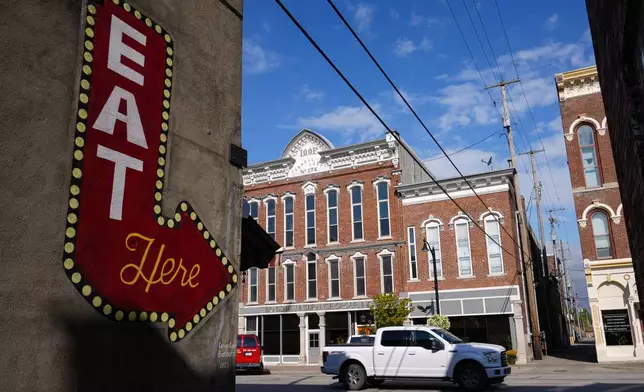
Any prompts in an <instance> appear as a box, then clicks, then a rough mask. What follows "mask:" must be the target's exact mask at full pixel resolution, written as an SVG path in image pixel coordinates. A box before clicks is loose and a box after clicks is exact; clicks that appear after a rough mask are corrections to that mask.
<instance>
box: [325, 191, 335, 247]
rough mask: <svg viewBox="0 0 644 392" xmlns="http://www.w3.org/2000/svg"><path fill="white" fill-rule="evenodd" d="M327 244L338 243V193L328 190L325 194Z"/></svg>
mask: <svg viewBox="0 0 644 392" xmlns="http://www.w3.org/2000/svg"><path fill="white" fill-rule="evenodd" d="M326 211H327V218H328V219H327V221H328V226H327V233H328V234H327V237H328V238H327V242H328V243H335V242H338V191H337V190H336V189H329V190H328V191H327V192H326Z"/></svg>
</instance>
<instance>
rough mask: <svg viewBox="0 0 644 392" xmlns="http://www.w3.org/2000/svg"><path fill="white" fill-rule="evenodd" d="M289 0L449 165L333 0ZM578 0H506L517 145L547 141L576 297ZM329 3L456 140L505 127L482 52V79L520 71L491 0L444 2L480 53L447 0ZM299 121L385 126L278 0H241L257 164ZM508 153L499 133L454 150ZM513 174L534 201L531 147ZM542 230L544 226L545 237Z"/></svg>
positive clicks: (472, 166)
mask: <svg viewBox="0 0 644 392" xmlns="http://www.w3.org/2000/svg"><path fill="white" fill-rule="evenodd" d="M283 2H284V4H285V5H286V6H287V7H288V8H289V10H290V11H291V12H292V13H293V14H294V15H295V17H296V18H297V19H298V20H299V21H300V23H302V24H303V25H304V27H305V28H306V29H307V30H308V31H309V33H310V34H311V35H312V36H313V38H314V39H315V40H316V41H317V42H318V44H319V45H320V46H321V47H322V48H323V49H324V50H325V51H326V52H327V54H328V55H329V56H330V57H331V59H332V60H333V61H334V62H335V63H336V65H337V66H338V67H339V68H340V69H341V70H342V71H343V72H344V73H345V75H346V76H347V77H348V78H349V80H350V81H351V82H352V83H353V84H354V85H355V86H356V88H357V89H358V90H359V91H360V92H361V93H362V94H363V96H364V97H365V98H366V99H367V100H368V101H369V103H370V104H371V105H373V106H374V107H375V108H376V110H377V111H378V113H379V114H380V115H381V116H383V118H384V119H385V121H386V122H387V123H388V125H389V126H390V127H391V128H394V129H397V130H398V131H399V132H400V133H401V135H402V137H403V138H404V139H405V140H406V141H407V142H408V143H409V144H410V145H411V146H412V147H413V148H414V150H415V151H416V152H417V154H418V155H419V156H420V157H421V158H422V159H424V160H426V163H427V166H428V167H429V169H430V170H431V171H432V172H434V173H435V174H436V175H437V176H438V177H448V176H453V175H454V174H455V171H454V169H453V168H452V167H451V165H450V164H449V162H448V161H447V160H446V159H444V158H440V156H441V154H440V151H438V148H437V147H436V145H435V143H434V142H433V141H432V140H431V138H430V137H429V136H428V135H427V134H426V132H425V130H424V129H422V128H421V126H420V124H419V123H418V121H417V120H416V119H415V118H414V117H413V116H412V115H411V114H410V113H409V111H408V110H407V109H406V108H404V107H403V103H402V100H400V99H399V98H398V97H396V96H395V92H394V91H393V90H392V89H391V87H390V86H389V84H388V83H387V81H386V80H385V79H384V77H383V76H382V75H381V74H380V73H379V71H378V70H377V69H376V68H375V66H374V65H373V64H372V63H371V61H370V60H369V58H368V57H367V56H366V54H365V53H364V52H363V50H362V49H361V48H360V47H359V46H358V44H357V42H356V41H355V39H354V38H353V37H352V36H351V35H350V33H349V31H348V30H347V29H346V28H345V27H344V25H343V24H342V22H341V21H340V19H339V18H338V17H337V16H336V15H335V13H334V12H333V10H332V9H331V7H330V6H329V5H328V4H327V2H326V1H325V0H307V1H302V0H283ZM584 3H585V2H584V1H583V0H569V1H565V2H562V1H554V0H546V1H540V2H526V1H511V0H498V4H499V9H500V12H501V16H502V17H503V22H504V24H505V28H506V32H507V36H508V38H509V41H510V46H511V49H512V54H513V56H514V60H515V64H516V68H517V69H518V74H519V77H520V78H521V80H522V84H523V86H522V87H523V89H524V91H525V97H524V95H523V93H522V89H521V86H520V85H519V84H514V85H512V86H511V87H510V88H509V94H510V98H511V99H512V102H513V104H514V105H510V108H511V113H510V114H511V118H512V122H513V128H514V132H515V146H516V149H517V152H520V151H526V150H528V149H529V148H530V147H532V148H534V149H541V148H542V144H543V147H544V148H545V149H546V155H547V160H548V162H549V165H548V164H547V163H546V156H545V155H544V154H538V159H537V163H538V167H539V171H538V173H537V175H538V177H539V178H540V180H541V181H542V183H543V186H544V188H545V189H544V192H543V197H544V201H543V203H544V209H547V208H560V207H562V208H566V210H565V211H564V212H557V213H556V216H557V218H558V219H559V221H560V223H559V225H558V227H557V233H558V236H559V238H563V239H564V241H568V242H569V247H570V255H569V256H570V257H571V258H572V260H571V261H569V262H568V263H567V264H568V268H569V269H570V270H571V274H572V276H573V284H574V285H575V289H576V291H577V292H578V293H579V296H580V298H586V297H587V294H586V289H585V283H584V277H583V266H582V261H581V252H580V249H579V238H578V233H577V227H576V219H575V213H574V206H573V203H572V194H571V187H570V176H569V173H568V168H567V163H566V154H565V145H564V137H563V134H562V131H561V120H560V116H559V105H558V99H557V91H556V85H555V82H554V74H555V73H558V72H563V71H567V70H570V69H575V68H580V67H584V66H589V65H593V64H594V56H593V49H592V43H591V39H590V32H589V28H588V19H587V16H586V9H585V4H584ZM335 4H336V5H337V6H338V8H339V9H340V10H341V12H342V13H343V14H344V15H345V17H346V18H347V19H348V20H349V22H350V23H351V25H352V26H353V27H354V29H356V30H357V31H358V34H359V35H360V37H361V38H362V39H363V40H364V41H365V43H366V45H367V46H368V47H369V49H370V50H371V51H372V53H373V54H374V56H375V57H376V58H377V59H378V60H379V61H380V63H381V64H382V66H383V68H384V69H385V70H386V71H387V72H388V74H389V75H390V76H391V77H392V79H393V80H394V82H395V83H396V84H397V85H398V87H399V88H400V89H401V90H402V91H403V92H404V94H405V96H406V97H407V99H408V101H410V103H411V105H412V106H413V107H414V109H415V110H416V112H417V113H418V114H419V115H420V117H421V118H422V119H423V121H424V122H425V124H427V126H428V127H429V129H430V131H432V133H433V134H434V135H435V136H436V137H437V138H438V140H439V142H440V143H441V145H442V146H443V148H445V149H446V150H447V151H448V153H451V152H454V151H457V150H459V149H461V148H463V147H466V146H468V145H470V144H472V143H475V142H477V141H479V140H481V139H483V138H484V137H486V136H488V135H491V134H492V133H494V132H499V133H500V134H503V128H502V123H501V118H500V116H499V114H498V112H497V110H496V108H495V106H494V104H493V101H496V102H497V106H498V107H499V108H500V107H501V105H500V101H501V98H500V93H499V91H495V90H490V91H489V92H490V94H491V97H490V95H488V91H486V90H484V88H483V86H484V83H483V81H482V80H481V76H480V75H479V73H478V72H477V70H476V67H475V64H474V62H476V64H477V65H478V67H479V68H480V70H481V74H482V76H483V79H484V81H485V83H486V84H488V85H490V84H494V83H496V81H497V80H498V79H499V74H500V75H501V77H502V78H503V79H504V80H509V79H513V78H515V77H516V76H517V74H516V72H515V68H514V64H513V61H512V58H511V56H510V50H509V49H508V43H507V41H506V38H505V34H504V30H503V28H502V26H501V22H500V19H499V15H498V12H497V8H496V5H495V2H494V0H450V2H449V5H451V7H452V9H453V12H454V14H455V17H456V20H457V21H458V24H459V25H460V27H461V29H462V31H463V34H464V35H465V40H466V42H467V45H469V47H470V49H471V51H472V54H473V56H474V61H473V60H472V57H471V56H470V54H469V52H468V50H467V47H466V45H465V43H464V41H463V38H462V37H461V35H460V32H459V30H458V28H457V25H456V23H455V21H454V18H453V17H452V14H451V13H450V8H449V7H448V4H447V2H446V1H445V0H406V1H395V2H394V1H387V0H366V1H353V0H336V1H335ZM467 11H469V13H470V16H471V18H472V21H473V22H474V23H473V24H472V22H471V21H470V17H469V16H468V13H467ZM479 15H480V19H479ZM481 20H482V22H483V26H484V28H485V32H486V33H487V37H489V45H488V41H487V39H486V36H485V34H484V31H483V28H482V27H481V26H482V25H481ZM473 26H475V27H476V31H477V32H478V34H479V36H480V38H481V42H482V45H483V47H484V48H485V51H484V49H483V48H482V47H481V46H482V45H481V44H480V43H479V40H478V38H477V36H476V34H475V28H474V27H473ZM490 46H491V48H492V50H491V49H490ZM492 52H493V53H494V56H493V55H492ZM486 57H487V58H486ZM497 63H498V68H497ZM499 70H500V72H499ZM496 90H498V89H496ZM526 99H527V101H528V103H529V105H527V104H526ZM529 109H530V110H531V112H532V115H531V114H530V110H529ZM533 118H534V121H533ZM304 127H306V128H310V129H312V130H314V131H317V132H319V133H321V134H323V135H324V136H326V137H327V138H328V139H329V140H331V142H332V143H333V144H334V145H335V146H336V147H339V146H343V145H347V144H351V143H356V142H360V141H365V140H370V139H374V138H379V137H383V135H384V129H383V128H382V127H381V125H380V123H378V121H377V120H376V119H375V117H373V116H372V115H371V113H370V112H369V111H368V110H367V109H366V108H365V107H364V106H363V105H362V104H361V103H360V101H359V100H358V98H357V97H356V96H355V95H354V94H353V93H352V92H351V91H350V90H349V88H348V87H347V86H346V85H345V84H344V82H343V81H342V80H341V79H340V78H339V77H338V76H337V75H336V74H335V72H334V71H333V69H331V67H330V66H329V65H328V64H327V63H326V62H325V61H324V59H323V58H322V57H321V56H320V55H319V54H318V53H317V51H316V50H315V48H313V47H312V46H311V45H310V43H309V42H308V41H307V40H306V38H305V37H304V36H303V35H302V34H301V33H300V32H299V30H297V28H296V27H295V25H294V24H293V23H292V22H291V21H290V20H289V19H288V18H287V16H286V15H285V14H284V13H283V11H282V10H281V9H280V8H279V6H278V5H277V4H276V3H275V2H273V1H267V0H246V1H245V3H244V49H243V82H242V130H243V146H244V148H245V149H247V150H248V154H249V163H256V162H262V161H267V160H272V159H277V158H279V156H280V154H281V152H282V150H283V148H284V147H285V146H286V144H287V143H288V141H289V140H290V139H291V138H292V137H293V136H294V135H295V134H296V133H297V132H298V131H299V130H301V129H302V128H304ZM508 155H509V153H508V147H507V143H506V139H505V138H504V137H502V136H499V135H494V136H492V137H490V138H489V139H487V140H485V141H484V142H482V143H480V144H478V145H476V146H475V147H473V148H470V149H468V150H465V151H463V152H459V153H456V154H454V155H453V156H452V159H453V160H454V162H455V163H456V165H457V166H458V167H459V169H460V170H461V171H462V172H464V173H466V174H467V173H474V172H480V171H485V170H488V169H487V167H486V165H485V164H484V163H482V162H481V160H482V159H485V160H487V159H488V158H489V157H492V167H493V168H495V169H500V168H504V167H507V163H506V161H507V159H508ZM519 173H520V174H521V188H522V189H521V190H522V193H523V194H524V196H525V197H526V200H528V199H529V198H530V197H531V195H532V196H533V192H532V177H531V175H528V173H530V162H529V160H528V157H522V158H521V159H520V161H519ZM534 204H535V203H534V201H532V202H531V203H530V209H529V212H530V219H531V221H532V225H533V227H534V229H535V232H538V229H537V228H538V226H537V221H536V215H537V214H536V209H535V207H534ZM546 224H547V221H546ZM548 233H549V227H546V240H547V242H550V241H549V235H548Z"/></svg>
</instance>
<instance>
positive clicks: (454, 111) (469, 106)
mask: <svg viewBox="0 0 644 392" xmlns="http://www.w3.org/2000/svg"><path fill="white" fill-rule="evenodd" d="M433 100H434V101H435V102H437V103H438V104H440V105H442V106H443V107H444V108H445V109H446V110H445V113H444V114H443V115H441V116H439V118H438V127H439V128H440V129H441V130H443V131H449V130H451V129H452V128H453V127H454V125H456V126H459V127H465V126H468V125H476V124H490V123H491V122H493V121H500V119H499V118H498V117H499V116H498V113H497V111H496V110H495V109H494V106H492V102H491V101H490V98H489V97H488V96H487V94H486V93H485V92H484V90H483V89H481V87H480V85H477V84H474V83H463V84H454V85H450V86H447V87H444V88H442V89H440V90H439V91H438V96H436V97H434V99H433Z"/></svg>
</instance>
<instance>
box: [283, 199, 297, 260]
mask: <svg viewBox="0 0 644 392" xmlns="http://www.w3.org/2000/svg"><path fill="white" fill-rule="evenodd" d="M294 204H295V198H294V197H293V196H286V197H284V247H285V248H292V247H293V246H294V241H295V240H294V234H293V233H294V226H293V224H294V222H293V220H294V213H293V211H294Z"/></svg>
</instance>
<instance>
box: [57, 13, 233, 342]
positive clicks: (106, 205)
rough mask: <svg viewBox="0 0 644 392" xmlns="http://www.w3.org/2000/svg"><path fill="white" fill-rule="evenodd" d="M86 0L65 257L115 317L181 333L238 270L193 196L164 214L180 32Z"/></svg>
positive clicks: (84, 289)
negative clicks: (191, 201)
mask: <svg viewBox="0 0 644 392" xmlns="http://www.w3.org/2000/svg"><path fill="white" fill-rule="evenodd" d="M85 11H86V12H85V13H86V19H85V26H84V32H85V36H84V43H83V47H84V48H83V65H82V74H81V79H80V89H79V102H78V116H77V123H76V135H75V138H74V153H73V168H72V177H71V184H70V189H69V192H70V194H69V210H68V215H67V227H66V231H65V236H66V238H65V244H64V256H63V266H64V268H65V271H66V272H67V276H68V277H69V279H70V280H71V281H72V283H73V284H74V286H75V287H76V289H77V290H78V291H79V292H80V293H81V295H82V296H83V297H84V298H85V299H86V300H87V301H88V302H89V303H90V304H91V305H92V306H93V307H94V308H95V309H96V310H98V311H99V312H101V313H102V314H104V315H105V316H107V317H109V318H111V319H113V320H116V321H137V322H142V321H150V322H165V323H167V324H168V326H169V331H168V336H169V338H170V340H171V341H173V342H174V341H178V340H180V339H182V338H184V337H185V336H186V335H187V334H188V333H189V332H190V331H191V330H192V329H193V328H195V325H196V324H197V323H199V322H200V321H201V320H203V318H204V317H206V315H207V314H208V313H209V312H211V311H212V310H213V309H214V308H215V307H216V306H217V304H218V303H219V302H220V301H221V300H223V299H224V298H225V297H226V296H227V295H228V294H230V293H231V291H232V289H233V287H234V286H235V283H236V282H237V274H236V272H235V269H234V268H233V266H232V265H231V264H230V262H229V260H228V259H227V258H226V256H224V254H223V252H222V250H221V248H220V247H219V246H218V244H217V242H216V240H215V239H214V238H213V236H212V234H211V233H210V232H209V231H208V230H207V229H206V227H205V225H204V223H203V222H202V221H201V220H200V219H199V217H198V216H197V214H196V212H195V211H194V210H193V208H192V207H191V206H190V204H189V203H188V202H181V203H180V204H179V206H178V207H177V210H176V213H175V214H174V215H172V216H169V217H166V216H163V215H162V213H161V201H162V195H163V187H164V180H165V174H166V165H167V160H166V152H167V143H168V129H169V116H170V114H169V113H170V100H171V97H172V93H171V87H172V73H173V56H174V52H173V42H172V38H171V37H170V35H169V34H168V32H166V31H165V30H164V29H163V28H162V27H161V26H159V25H158V24H156V23H155V22H153V21H152V20H151V19H150V18H148V17H147V16H145V15H143V14H142V13H141V12H139V11H138V10H136V9H134V7H132V6H131V5H129V4H127V3H120V1H119V0H111V1H105V2H104V3H103V2H102V3H101V4H98V3H91V2H90V3H89V4H88V6H87V8H86V10H85Z"/></svg>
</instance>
